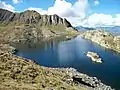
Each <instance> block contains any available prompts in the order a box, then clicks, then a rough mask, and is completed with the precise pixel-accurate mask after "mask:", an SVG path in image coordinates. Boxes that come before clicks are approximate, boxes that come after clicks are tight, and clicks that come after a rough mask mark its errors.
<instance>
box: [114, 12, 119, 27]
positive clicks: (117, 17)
mask: <svg viewBox="0 0 120 90" xmlns="http://www.w3.org/2000/svg"><path fill="white" fill-rule="evenodd" d="M113 23H114V25H116V26H120V14H116V18H115V19H114V22H113Z"/></svg>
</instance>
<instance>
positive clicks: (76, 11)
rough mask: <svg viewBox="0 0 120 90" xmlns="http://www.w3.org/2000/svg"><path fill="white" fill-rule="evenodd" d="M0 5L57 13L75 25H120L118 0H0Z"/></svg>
mask: <svg viewBox="0 0 120 90" xmlns="http://www.w3.org/2000/svg"><path fill="white" fill-rule="evenodd" d="M0 7H1V8H4V9H8V10H10V11H13V12H15V11H24V10H27V9H29V10H36V11H38V12H39V13H42V14H58V15H59V16H61V17H63V18H67V19H68V20H69V21H70V22H71V23H72V24H73V25H76V26H77V25H82V26H85V25H87V26H90V27H93V26H95V25H104V26H107V25H117V26H119V25H120V0H0ZM95 18H96V20H94V19H95ZM103 19H104V20H103ZM101 23H102V24H101Z"/></svg>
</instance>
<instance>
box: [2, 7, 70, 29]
mask: <svg viewBox="0 0 120 90" xmlns="http://www.w3.org/2000/svg"><path fill="white" fill-rule="evenodd" d="M0 21H1V22H5V23H10V22H16V21H18V22H16V24H17V23H26V24H35V23H36V24H38V23H39V25H64V26H65V27H72V25H71V24H70V23H69V22H68V21H67V20H66V19H65V18H64V19H62V18H61V17H59V16H58V15H56V14H54V15H40V14H39V13H38V12H36V11H30V10H27V11H25V12H21V13H13V12H10V11H8V10H4V9H0Z"/></svg>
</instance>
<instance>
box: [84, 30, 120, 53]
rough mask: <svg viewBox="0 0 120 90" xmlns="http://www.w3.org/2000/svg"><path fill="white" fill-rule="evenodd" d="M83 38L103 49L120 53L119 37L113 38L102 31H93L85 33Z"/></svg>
mask: <svg viewBox="0 0 120 90" xmlns="http://www.w3.org/2000/svg"><path fill="white" fill-rule="evenodd" d="M83 37H84V38H85V39H89V40H91V41H93V42H96V43H97V44H99V45H101V46H103V47H105V48H109V49H112V50H114V51H117V52H120V36H113V35H112V34H111V33H109V32H105V31H102V30H93V31H87V32H85V33H84V34H83Z"/></svg>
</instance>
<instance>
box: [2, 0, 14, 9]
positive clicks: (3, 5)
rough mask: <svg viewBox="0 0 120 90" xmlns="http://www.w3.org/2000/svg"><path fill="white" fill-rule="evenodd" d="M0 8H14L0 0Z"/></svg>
mask: <svg viewBox="0 0 120 90" xmlns="http://www.w3.org/2000/svg"><path fill="white" fill-rule="evenodd" d="M0 8H3V9H7V10H9V11H14V10H15V8H14V7H13V6H12V5H10V4H7V3H6V2H1V1H0Z"/></svg>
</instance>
